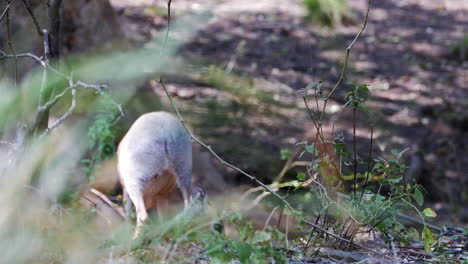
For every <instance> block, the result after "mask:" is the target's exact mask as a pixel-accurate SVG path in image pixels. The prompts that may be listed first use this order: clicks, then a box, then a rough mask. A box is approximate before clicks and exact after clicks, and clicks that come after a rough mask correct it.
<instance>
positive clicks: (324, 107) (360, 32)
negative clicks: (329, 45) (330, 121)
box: [319, 0, 372, 124]
mask: <svg viewBox="0 0 468 264" xmlns="http://www.w3.org/2000/svg"><path fill="white" fill-rule="evenodd" d="M371 5H372V0H369V1H368V3H367V11H366V17H365V18H364V23H363V24H362V27H361V30H360V31H359V32H358V34H357V35H356V37H354V39H353V41H352V42H351V44H349V46H348V47H347V48H346V57H345V61H344V64H343V68H342V69H341V74H340V78H339V79H338V81H337V82H336V84H335V86H334V87H333V89H331V91H330V92H329V93H328V94H327V95H326V96H325V100H324V103H323V107H322V112H321V113H320V118H319V124H320V123H321V122H322V120H323V116H324V114H325V109H326V108H327V103H328V100H329V99H330V97H331V96H332V95H333V94H334V93H335V91H336V89H337V88H338V86H340V85H341V83H342V82H343V80H344V75H345V73H346V69H347V68H348V61H349V54H350V53H351V49H352V48H353V46H354V44H355V43H356V41H357V40H358V38H359V37H360V36H361V34H362V33H363V32H364V30H365V29H366V26H367V20H368V18H369V12H370V9H371Z"/></svg>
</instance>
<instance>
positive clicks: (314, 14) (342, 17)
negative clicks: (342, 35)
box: [304, 0, 352, 27]
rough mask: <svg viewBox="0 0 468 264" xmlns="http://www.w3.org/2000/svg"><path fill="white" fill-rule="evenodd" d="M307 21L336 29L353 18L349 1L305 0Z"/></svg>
mask: <svg viewBox="0 0 468 264" xmlns="http://www.w3.org/2000/svg"><path fill="white" fill-rule="evenodd" d="M304 6H305V8H306V10H307V19H308V20H309V21H311V22H314V23H318V24H320V25H323V26H328V27H334V26H337V25H340V24H342V23H343V22H345V21H346V20H351V19H352V16H351V14H350V12H351V11H350V10H349V8H348V2H347V0H304Z"/></svg>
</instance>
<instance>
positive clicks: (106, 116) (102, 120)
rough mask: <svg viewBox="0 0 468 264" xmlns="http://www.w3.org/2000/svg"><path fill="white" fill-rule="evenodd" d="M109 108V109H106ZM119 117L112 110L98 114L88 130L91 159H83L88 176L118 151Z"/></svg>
mask: <svg viewBox="0 0 468 264" xmlns="http://www.w3.org/2000/svg"><path fill="white" fill-rule="evenodd" d="M105 108H109V107H105ZM117 117H118V115H116V114H115V113H113V112H112V111H111V110H108V111H105V112H102V113H98V114H97V115H96V117H95V119H94V122H93V123H92V125H91V126H90V127H89V129H88V139H89V149H90V150H91V157H90V158H89V159H83V160H82V163H83V164H84V165H85V166H84V168H83V169H84V171H85V173H86V175H88V176H89V175H91V172H92V170H93V168H94V167H95V166H96V164H98V163H99V162H101V161H103V160H106V159H109V158H111V157H112V156H114V154H115V151H116V143H115V141H116V130H117V127H116V123H117V121H118V118H117Z"/></svg>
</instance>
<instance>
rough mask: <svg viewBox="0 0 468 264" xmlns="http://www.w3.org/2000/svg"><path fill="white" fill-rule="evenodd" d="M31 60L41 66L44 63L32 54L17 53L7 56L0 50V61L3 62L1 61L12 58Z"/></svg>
mask: <svg viewBox="0 0 468 264" xmlns="http://www.w3.org/2000/svg"><path fill="white" fill-rule="evenodd" d="M15 57H16V58H31V59H33V60H35V61H37V62H39V63H41V64H43V63H44V62H43V61H42V58H41V57H39V56H36V55H34V54H32V53H19V54H16V55H13V54H7V53H5V52H4V51H3V50H0V60H3V59H14V58H15Z"/></svg>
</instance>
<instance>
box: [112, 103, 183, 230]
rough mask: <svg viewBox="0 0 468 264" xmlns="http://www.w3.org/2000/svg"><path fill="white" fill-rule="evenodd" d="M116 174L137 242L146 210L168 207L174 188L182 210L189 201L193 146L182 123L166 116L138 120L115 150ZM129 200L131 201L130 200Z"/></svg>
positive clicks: (152, 115) (159, 115)
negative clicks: (133, 213)
mask: <svg viewBox="0 0 468 264" xmlns="http://www.w3.org/2000/svg"><path fill="white" fill-rule="evenodd" d="M118 170H119V175H120V181H121V183H122V186H123V188H124V199H125V200H127V203H126V204H125V210H126V212H127V214H128V213H129V212H130V209H131V202H133V204H134V205H135V210H136V215H137V220H136V222H137V223H136V229H135V233H134V236H133V237H134V238H137V237H138V235H139V233H140V231H141V229H142V227H143V223H144V221H145V220H146V219H147V218H148V213H147V210H148V209H150V208H156V209H157V210H158V213H160V210H161V208H164V207H167V204H168V197H169V196H170V194H172V193H173V192H174V191H175V187H176V186H177V187H178V188H179V190H180V192H181V193H182V197H183V200H184V206H185V209H187V207H188V205H189V203H190V200H191V188H192V186H191V185H192V143H191V139H190V135H189V134H188V133H187V131H186V130H185V128H184V127H183V125H182V123H181V122H180V121H179V119H177V118H176V117H174V116H173V115H171V114H169V113H167V112H152V113H147V114H144V115H142V116H141V117H139V118H138V119H137V120H136V121H135V123H134V124H133V125H132V126H131V128H130V130H129V131H128V132H127V134H126V135H125V137H124V138H123V139H122V141H121V142H120V144H119V147H118ZM129 198H130V199H129Z"/></svg>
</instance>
